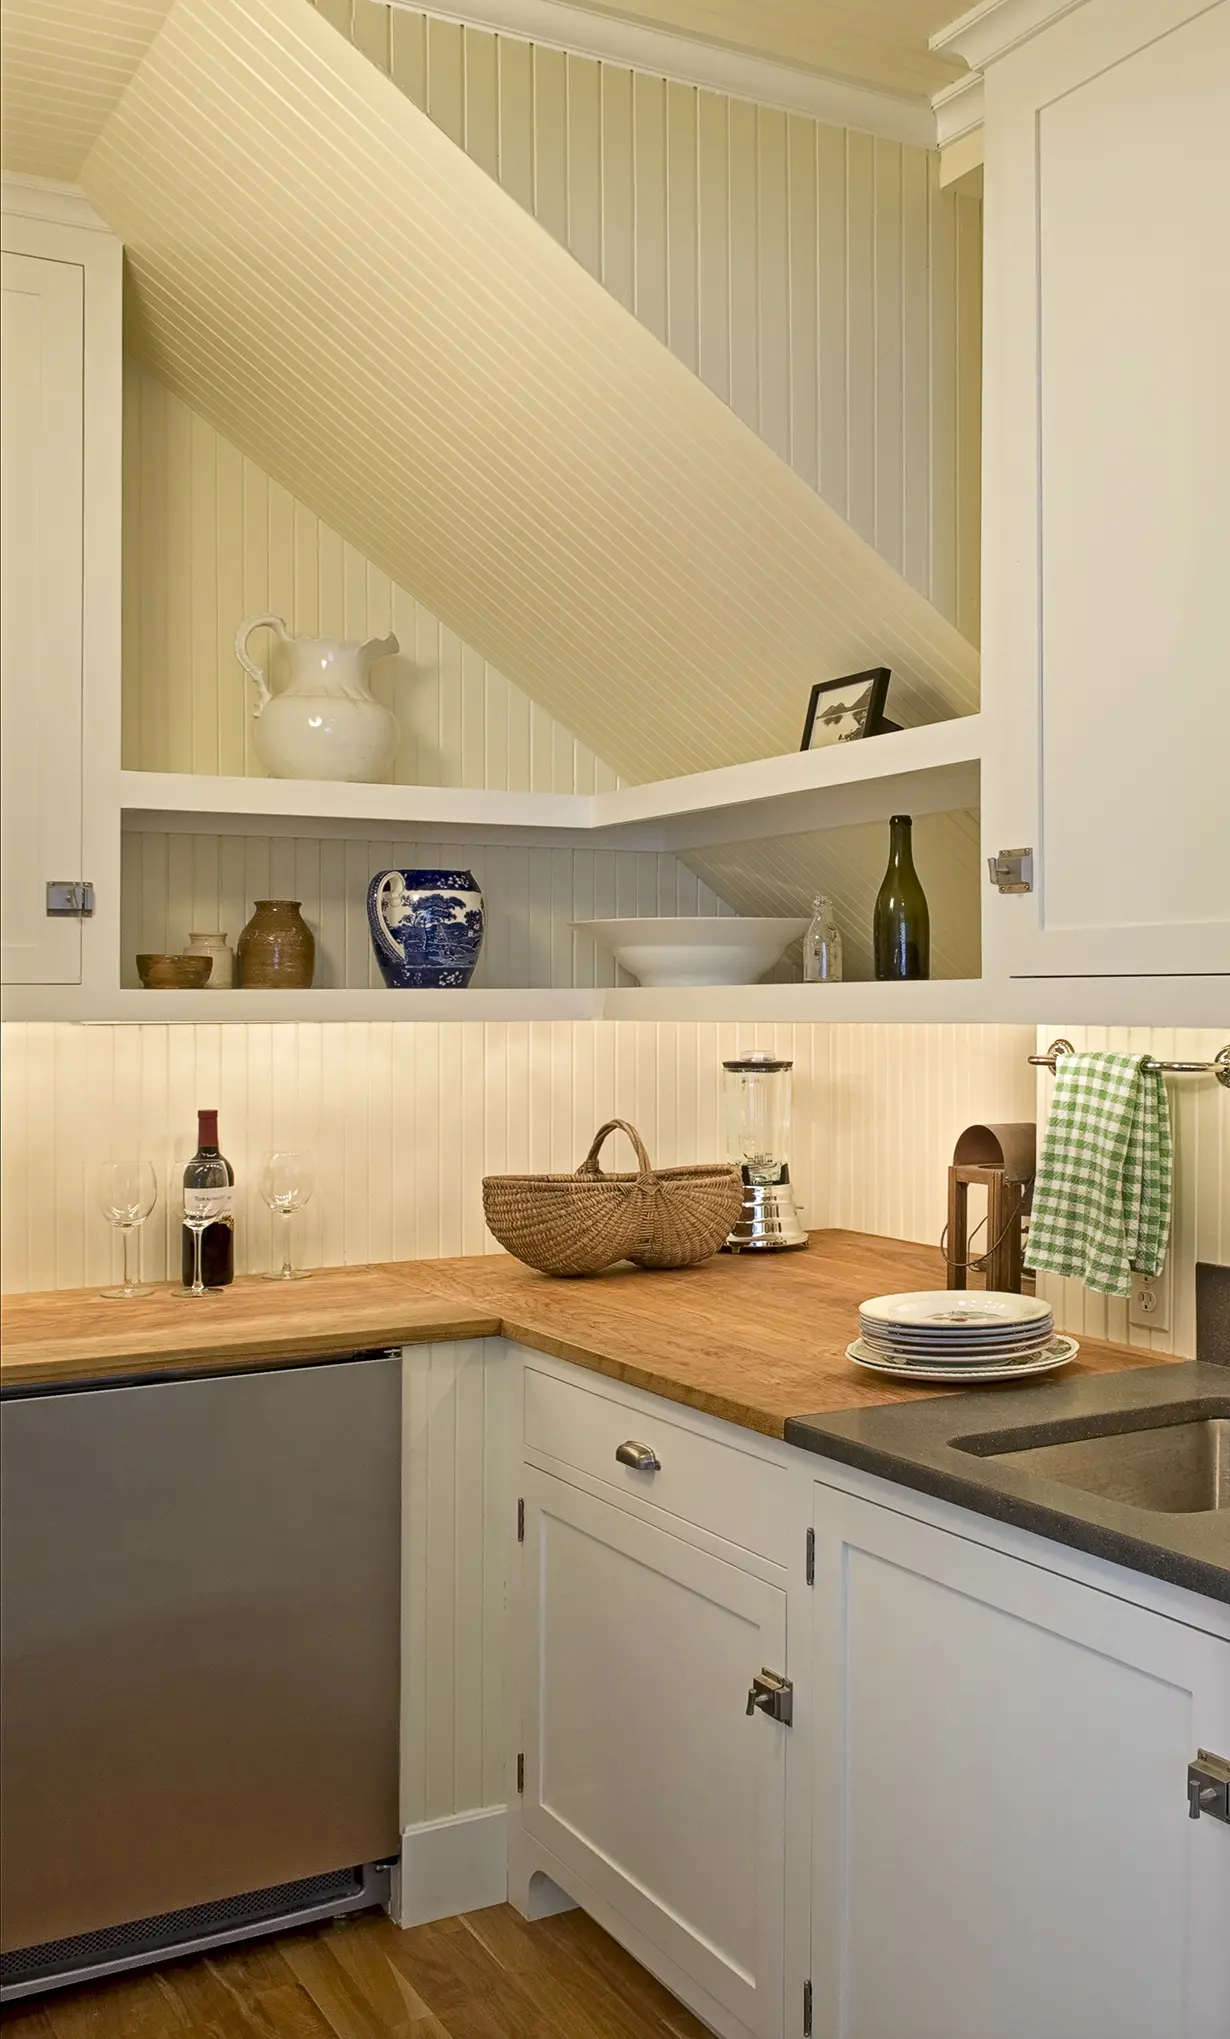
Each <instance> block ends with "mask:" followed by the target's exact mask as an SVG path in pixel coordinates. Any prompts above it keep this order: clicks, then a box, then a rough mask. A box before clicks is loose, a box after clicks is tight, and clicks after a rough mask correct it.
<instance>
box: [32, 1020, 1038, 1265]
mask: <svg viewBox="0 0 1230 2039" xmlns="http://www.w3.org/2000/svg"><path fill="white" fill-rule="evenodd" d="M1033 1044H1034V1030H1033V1028H1032V1027H1028V1028H1026V1027H991V1026H986V1027H976V1026H968V1027H962V1026H883V1027H873V1026H778V1027H764V1026H761V1027H753V1026H734V1025H724V1026H714V1025H707V1024H704V1025H702V1024H696V1025H693V1024H680V1023H669V1024H668V1023H661V1024H655V1023H652V1022H637V1023H630V1022H622V1023H621V1022H613V1021H602V1022H594V1021H589V1022H586V1023H583V1024H581V1023H578V1024H573V1023H570V1022H565V1021H535V1022H524V1023H516V1022H506V1023H499V1024H496V1023H490V1024H480V1023H478V1022H469V1023H447V1024H443V1023H441V1024H437V1023H433V1022H428V1021H417V1022H407V1021H395V1020H390V1021H389V1022H387V1023H384V1022H375V1023H366V1022H365V1023H357V1022H356V1023H353V1024H346V1025H343V1024H334V1025H329V1024H321V1023H312V1024H308V1023H304V1024H291V1023H288V1024H283V1025H277V1026H262V1025H251V1026H244V1027H228V1026H188V1025H181V1026H165V1025H150V1026H144V1025H142V1026H88V1027H78V1026H69V1025H59V1024H50V1023H37V1024H35V1023H32V1024H10V1025H8V1026H6V1027H5V1029H4V1050H5V1052H4V1062H3V1094H4V1122H5V1125H6V1128H7V1139H6V1143H5V1152H4V1171H5V1173H4V1190H5V1194H4V1201H3V1226H4V1253H5V1266H4V1286H5V1287H6V1288H9V1289H44V1288H65V1287H72V1286H74V1285H76V1284H80V1283H85V1282H95V1281H97V1282H99V1283H102V1282H104V1281H106V1280H107V1279H108V1278H109V1277H110V1275H111V1271H112V1263H113V1257H114V1250H113V1246H112V1242H111V1239H110V1236H109V1233H108V1228H107V1226H106V1224H105V1222H104V1221H103V1219H102V1218H101V1217H100V1216H99V1215H98V1213H97V1210H96V1208H95V1204H94V1198H93V1189H92V1180H93V1171H94V1169H95V1168H96V1166H97V1164H98V1163H99V1162H101V1161H104V1160H107V1159H116V1158H119V1157H121V1156H122V1155H124V1154H131V1153H137V1152H139V1153H140V1154H142V1155H144V1156H145V1157H146V1158H148V1159H150V1160H152V1161H153V1162H154V1164H155V1168H156V1170H157V1172H158V1178H159V1182H160V1185H162V1186H163V1201H162V1202H161V1203H160V1205H159V1208H158V1211H157V1212H156V1213H155V1216H154V1218H153V1219H152V1220H151V1222H150V1224H149V1225H148V1226H147V1227H146V1232H147V1235H148V1236H147V1239H146V1243H145V1250H144V1266H145V1272H146V1273H147V1274H149V1275H158V1276H161V1275H162V1274H163V1273H164V1272H165V1271H166V1269H167V1267H168V1266H169V1265H171V1264H172V1262H171V1260H170V1259H169V1258H168V1250H167V1249H168V1241H170V1243H171V1247H172V1250H174V1247H175V1245H176V1244H177V1239H178V1227H177V1223H176V1221H175V1219H174V1216H173V1214H172V1213H170V1212H168V1210H167V1207H166V1201H165V1185H166V1183H167V1181H168V1179H170V1178H171V1177H173V1176H174V1175H175V1173H176V1171H177V1169H178V1168H179V1167H180V1166H182V1163H183V1161H184V1160H185V1159H186V1158H187V1156H188V1155H189V1154H190V1153H191V1151H192V1149H193V1146H194V1145H195V1127H196V1118H195V1113H196V1110H197V1108H198V1106H201V1105H215V1104H216V1105H217V1106H218V1108H219V1110H220V1112H221V1115H222V1116H221V1131H222V1142H223V1147H224V1149H225V1151H226V1153H227V1154H228V1155H229V1156H230V1158H231V1160H232V1162H233V1163H234V1164H235V1166H236V1169H237V1172H238V1186H237V1192H236V1209H237V1259H238V1265H239V1267H240V1269H241V1271H243V1270H256V1269H259V1268H262V1267H264V1266H267V1265H268V1262H269V1255H270V1251H271V1238H270V1228H271V1220H270V1218H269V1216H268V1213H267V1212H266V1211H265V1209H264V1206H263V1205H262V1204H261V1203H260V1200H259V1197H258V1195H257V1191H256V1178H257V1176H258V1174H259V1169H260V1160H261V1156H262V1153H263V1152H264V1151H265V1150H266V1149H268V1148H269V1147H271V1146H274V1145H278V1146H306V1147H310V1148H311V1149H312V1150H313V1151H314V1152H315V1154H316V1157H317V1163H318V1169H319V1179H320V1187H319V1190H318V1192H317V1195H316V1197H315V1199H314V1200H313V1202H312V1203H311V1204H310V1205H309V1207H308V1210H307V1212H306V1213H305V1214H304V1217H303V1218H302V1219H301V1220H300V1226H301V1230H302V1235H303V1236H302V1239H301V1255H302V1258H303V1260H304V1262H305V1264H306V1265H308V1266H322V1265H329V1264H346V1263H351V1264H353V1263H360V1262H364V1261H368V1260H391V1259H401V1258H419V1257H425V1258H435V1257H438V1256H440V1255H443V1254H455V1253H482V1252H487V1251H490V1250H492V1241H491V1239H490V1237H489V1235H488V1233H487V1231H486V1227H485V1225H484V1223H483V1215H482V1201H481V1179H482V1176H483V1175H484V1173H501V1172H503V1171H506V1170H507V1171H519V1170H525V1169H532V1170H537V1169H570V1168H574V1167H575V1166H576V1165H577V1163H578V1162H579V1161H580V1160H581V1158H582V1156H583V1155H584V1153H585V1149H586V1147H587V1146H588V1144H589V1141H590V1138H591V1136H592V1134H593V1132H594V1129H595V1127H597V1126H599V1125H600V1124H601V1123H602V1121H603V1120H604V1119H607V1118H612V1117H623V1118H629V1119H631V1120H632V1121H633V1122H634V1123H635V1124H637V1125H639V1127H640V1129H641V1131H642V1133H643V1134H644V1136H645V1138H646V1140H647V1142H648V1144H649V1148H650V1152H651V1153H652V1154H653V1156H654V1157H655V1159H656V1160H658V1161H659V1162H660V1163H661V1164H663V1165H669V1164H670V1163H672V1162H674V1161H686V1160H695V1159H701V1160H711V1159H714V1158H716V1157H718V1156H720V1155H721V1154H722V1152H723V1148H724V1139H723V1132H722V1117H721V1062H722V1058H723V1057H724V1056H727V1055H730V1054H733V1053H734V1052H735V1051H736V1050H737V1049H742V1048H746V1047H750V1046H753V1045H760V1046H763V1047H767V1048H772V1049H774V1050H775V1051H777V1052H779V1053H783V1054H789V1055H792V1056H793V1057H794V1060H795V1140H794V1152H793V1155H792V1157H791V1170H792V1174H793V1176H794V1179H795V1181H796V1184H797V1186H798V1192H799V1196H800V1199H801V1201H802V1203H803V1204H804V1206H805V1208H806V1218H807V1223H808V1224H809V1225H811V1226H813V1227H815V1226H825V1225H844V1226H853V1227H857V1228H860V1229H863V1230H866V1231H871V1232H882V1233H885V1234H887V1235H889V1236H893V1237H899V1238H906V1239H919V1240H928V1241H935V1242H937V1243H938V1240H939V1237H940V1231H941V1228H942V1226H943V1223H944V1212H945V1192H946V1173H945V1171H946V1168H947V1164H948V1161H949V1159H950V1157H951V1153H952V1148H953V1143H954V1141H955V1139H956V1136H957V1134H958V1132H959V1131H960V1130H961V1128H962V1127H963V1126H965V1125H968V1124H971V1123H973V1122H974V1121H975V1120H980V1119H987V1118H990V1119H1017V1118H1028V1117H1030V1116H1032V1106H1033V1100H1034V1080H1033V1078H1034V1072H1033V1071H1032V1070H1031V1069H1030V1068H1029V1065H1028V1063H1027V1061H1026V1057H1027V1056H1028V1055H1029V1054H1030V1052H1031V1051H1032V1048H1033Z"/></svg>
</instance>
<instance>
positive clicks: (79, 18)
mask: <svg viewBox="0 0 1230 2039" xmlns="http://www.w3.org/2000/svg"><path fill="white" fill-rule="evenodd" d="M170 4H171V0H4V7H3V9H0V81H2V87H0V89H2V102H0V103H2V106H3V129H4V167H5V169H6V170H20V171H23V172H25V173H26V174H27V175H29V176H32V177H55V178H59V179H61V180H63V181H66V182H67V181H71V180H72V179H73V178H75V177H76V176H77V173H78V171H79V170H80V168H81V165H82V163H83V162H84V160H85V158H86V156H87V155H88V153H89V151H90V149H91V147H92V146H93V144H94V142H95V141H96V140H97V138H98V136H99V134H100V133H101V131H102V129H103V127H104V125H105V124H106V121H107V120H108V118H109V116H110V115H111V113H112V112H113V111H114V109H115V107H116V105H117V103H118V101H119V99H120V97H121V95H122V94H123V91H124V88H125V86H126V85H127V84H128V81H129V79H130V78H131V77H132V74H133V72H134V71H135V70H136V68H137V65H138V64H139V63H140V61H141V59H142V57H143V56H144V55H145V52H146V50H147V49H148V48H149V46H150V43H151V42H152V41H153V39H154V37H155V36H156V35H157V33H158V30H159V29H160V28H161V26H162V23H163V20H164V19H165V16H166V12H167V8H168V7H169V6H170Z"/></svg>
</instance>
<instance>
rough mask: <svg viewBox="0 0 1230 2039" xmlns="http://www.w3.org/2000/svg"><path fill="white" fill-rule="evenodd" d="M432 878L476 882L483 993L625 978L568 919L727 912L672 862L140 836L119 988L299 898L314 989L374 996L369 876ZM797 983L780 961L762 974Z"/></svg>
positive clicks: (126, 890) (478, 983)
mask: <svg viewBox="0 0 1230 2039" xmlns="http://www.w3.org/2000/svg"><path fill="white" fill-rule="evenodd" d="M432 869H434V870H440V869H446V870H450V871H464V870H467V869H468V870H470V871H472V872H473V873H474V876H475V877H476V878H477V879H478V882H479V885H480V887H481V888H482V893H483V898H484V901H485V904H486V909H487V928H486V934H485V937H484V940H483V951H482V955H481V956H480V958H479V962H478V968H477V970H476V971H475V973H474V980H473V981H474V984H475V987H476V988H480V987H485V988H487V989H488V990H501V989H504V988H506V987H515V986H520V985H525V986H529V987H530V988H531V989H546V988H548V987H561V988H565V987H567V986H569V985H612V984H632V983H634V982H635V981H636V980H635V979H634V978H632V977H629V976H628V974H627V972H626V971H623V970H620V969H619V968H618V967H617V965H616V963H615V960H614V957H613V956H612V955H611V954H610V952H609V951H608V950H606V949H604V948H602V947H601V946H600V945H599V944H598V943H597V942H595V941H594V939H593V937H592V936H590V935H585V934H579V933H576V932H574V931H573V928H572V925H571V923H572V922H573V921H574V920H576V921H581V920H595V919H610V918H612V917H614V916H616V915H628V916H633V915H637V914H701V915H715V914H730V913H731V912H732V911H733V909H732V908H731V907H729V906H727V905H726V904H725V903H724V902H723V901H722V900H721V899H719V898H718V896H717V894H716V892H713V891H711V890H710V888H709V886H708V885H706V884H704V883H703V882H702V880H701V879H699V878H697V877H696V876H695V874H694V873H693V872H692V871H689V870H688V868H687V866H686V865H685V864H683V863H681V862H680V861H679V859H678V857H673V856H669V855H663V854H657V853H654V852H652V851H637V850H583V849H578V850H569V849H548V848H539V849H518V848H515V847H514V848H509V847H506V846H503V845H501V846H499V847H496V846H494V845H492V844H490V843H481V842H475V843H457V842H449V843H433V842H407V841H404V840H394V841H385V842H380V841H377V842H369V841H361V842H355V841H351V840H339V839H332V838H318V837H314V836H313V837H303V838H296V837H291V836H217V835H163V834H159V833H154V832H149V833H147V832H145V831H141V832H139V833H138V832H134V833H132V834H130V835H126V836H125V838H124V856H123V899H122V907H121V928H122V960H121V969H122V976H123V982H124V983H125V984H128V985H136V984H137V983H139V981H140V980H139V979H138V977H137V969H136V957H137V956H138V955H139V954H142V953H149V952H152V953H154V954H164V953H167V952H169V953H172V954H177V953H178V952H179V951H180V950H181V949H182V948H183V946H184V944H185V942H186V941H187V938H188V935H189V934H190V933H192V932H193V931H195V930H199V931H201V932H207V931H208V932H211V931H213V930H215V929H221V930H222V931H223V932H224V933H226V934H227V935H229V937H230V941H231V945H232V947H234V944H235V942H236V940H237V939H238V936H239V932H240V929H241V928H242V927H243V925H244V923H245V921H246V920H247V919H248V916H249V915H250V913H251V911H252V902H253V901H254V900H256V899H297V900H299V901H300V903H301V905H302V907H303V915H304V919H305V920H306V921H307V923H308V925H309V927H310V928H311V929H312V932H313V934H314V935H315V936H316V983H317V985H318V986H321V987H337V986H346V987H350V988H362V987H364V986H368V987H371V988H372V989H375V990H378V989H379V988H380V985H381V982H382V979H381V976H380V972H379V969H378V968H377V965H376V959H375V956H374V955H373V953H372V945H371V940H370V937H369V935H368V928H367V887H368V881H369V879H371V878H372V877H374V876H375V874H376V872H377V871H386V870H432ZM798 975H799V971H798V969H797V968H792V967H790V966H789V965H786V964H782V965H781V966H780V967H779V968H778V969H776V970H775V971H774V973H773V976H774V979H775V980H785V981H789V980H790V979H792V978H797V977H798Z"/></svg>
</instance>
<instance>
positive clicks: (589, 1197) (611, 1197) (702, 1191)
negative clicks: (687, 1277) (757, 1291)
mask: <svg viewBox="0 0 1230 2039" xmlns="http://www.w3.org/2000/svg"><path fill="white" fill-rule="evenodd" d="M614 1132H623V1133H626V1134H627V1135H628V1138H629V1139H630V1140H631V1142H632V1145H633V1146H634V1147H635V1149H636V1158H637V1163H638V1166H637V1172H636V1174H635V1175H604V1174H603V1172H602V1169H601V1168H600V1167H599V1165H598V1154H599V1150H600V1149H601V1147H602V1143H603V1141H604V1140H605V1139H606V1138H607V1136H608V1134H610V1133H614ZM742 1205H743V1184H742V1180H741V1178H740V1175H739V1171H738V1169H737V1168H728V1167H724V1166H723V1165H721V1164H720V1163H716V1164H713V1165H710V1166H705V1167H700V1168H658V1169H655V1168H652V1167H651V1166H650V1161H649V1156H648V1154H647V1153H646V1151H645V1143H644V1141H643V1140H642V1139H641V1136H640V1134H639V1133H638V1132H637V1130H636V1127H635V1126H630V1125H629V1124H628V1122H627V1120H626V1119H608V1120H607V1123H606V1125H605V1126H602V1127H600V1128H599V1130H598V1132H597V1133H595V1135H594V1140H593V1145H592V1146H591V1148H590V1150H589V1153H588V1154H587V1155H586V1157H585V1159H584V1161H583V1162H582V1163H581V1166H580V1167H579V1168H578V1170H577V1172H576V1174H575V1175H488V1176H485V1177H484V1178H483V1210H484V1211H485V1213H486V1217H487V1224H488V1226H489V1227H490V1229H491V1231H492V1233H493V1234H494V1235H495V1237H496V1238H497V1239H498V1240H499V1242H500V1245H501V1246H503V1247H506V1248H507V1250H508V1252H509V1253H511V1254H513V1255H514V1256H515V1258H516V1259H518V1260H523V1261H524V1262H525V1264H526V1266H527V1267H536V1268H538V1269H539V1270H540V1272H541V1273H543V1274H597V1273H598V1272H599V1270H600V1269H601V1268H604V1267H611V1266H613V1265H614V1263H615V1261H617V1260H634V1261H636V1262H637V1264H638V1266H640V1267H690V1266H691V1264H692V1262H693V1261H696V1260H708V1258H709V1256H710V1255H711V1254H713V1253H716V1252H717V1250H718V1248H719V1246H722V1245H723V1244H724V1243H725V1241H726V1239H727V1237H728V1236H729V1234H730V1231H731V1228H732V1227H733V1225H734V1222H735V1219H736V1218H737V1217H738V1215H739V1212H740V1210H741V1208H742Z"/></svg>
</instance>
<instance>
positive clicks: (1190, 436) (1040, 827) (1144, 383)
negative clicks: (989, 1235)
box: [983, 0, 1230, 978]
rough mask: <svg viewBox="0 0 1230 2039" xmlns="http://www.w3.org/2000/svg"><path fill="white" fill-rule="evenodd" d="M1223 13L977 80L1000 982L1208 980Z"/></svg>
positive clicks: (993, 951) (1091, 40)
mask: <svg viewBox="0 0 1230 2039" xmlns="http://www.w3.org/2000/svg"><path fill="white" fill-rule="evenodd" d="M1228 219H1230V4H1227V0H1221V4H1218V5H1215V6H1208V5H1207V4H1206V5H1200V4H1198V0H1089V4H1087V5H1086V6H1083V7H1080V8H1078V9H1077V10H1076V11H1075V12H1073V13H1070V14H1068V15H1066V16H1065V17H1064V18H1063V19H1061V20H1060V21H1058V22H1057V23H1055V24H1054V25H1053V26H1052V27H1051V28H1050V29H1049V30H1047V31H1045V32H1043V33H1042V34H1040V35H1038V36H1037V37H1035V38H1034V40H1032V41H1030V42H1027V43H1025V44H1024V45H1022V46H1021V47H1020V48H1019V49H1017V50H1016V51H1013V52H1011V53H1010V54H1009V55H1007V56H1005V57H1004V58H1003V59H1002V60H1001V61H999V62H997V63H993V64H992V65H991V66H990V67H989V69H988V72H987V78H986V213H985V220H986V265H987V275H986V377H985V390H986V420H985V423H986V433H985V440H986V452H985V459H986V513H985V552H986V565H985V582H984V604H983V607H984V625H983V674H984V697H983V718H984V723H985V724H986V727H987V753H986V757H985V761H984V767H983V819H984V826H985V840H986V844H987V847H988V849H989V850H992V851H998V850H1000V849H1015V848H1021V847H1026V846H1028V847H1030V848H1032V850H1033V851H1034V887H1035V889H1034V890H1033V892H1031V893H1028V894H1018V895H1006V896H1000V895H999V894H998V893H996V892H993V891H992V892H989V894H988V906H987V911H986V916H985V926H984V934H985V951H986V957H987V968H988V970H989V971H990V972H993V973H994V974H996V975H1000V976H1002V975H1008V976H1013V977H1056V978H1064V977H1073V976H1082V977H1089V976H1107V977H1114V976H1134V977H1148V976H1157V977H1165V976H1174V975H1184V974H1190V973H1199V974H1202V975H1206V974H1217V973H1221V972H1227V971H1230V904H1228V902H1230V887H1228V884H1227V877H1228V873H1230V719H1228V707H1227V704H1228V703H1230V660H1228V657H1227V626H1226V603H1227V594H1226V589H1227V533H1228V532H1230V375H1228V374H1227V366H1226V364H1227V361H1228V360H1230V260H1227V254H1226V233H1227V224H1226V223H1227V220H1228Z"/></svg>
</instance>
